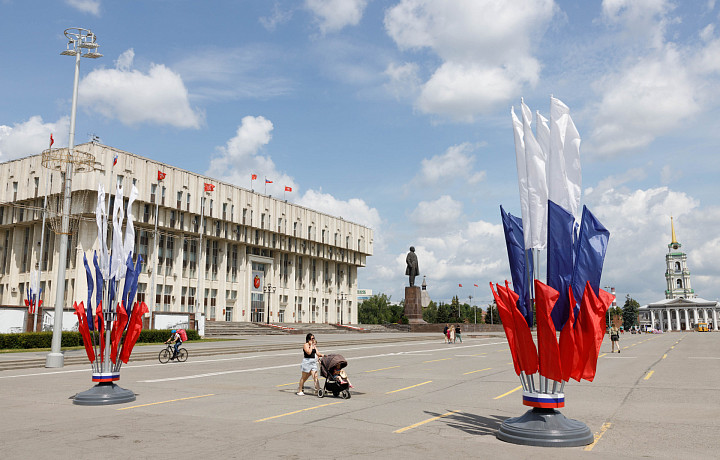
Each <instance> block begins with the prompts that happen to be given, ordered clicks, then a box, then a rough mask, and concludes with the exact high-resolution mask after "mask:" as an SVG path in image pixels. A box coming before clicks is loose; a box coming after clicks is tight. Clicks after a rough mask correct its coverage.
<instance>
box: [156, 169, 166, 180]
mask: <svg viewBox="0 0 720 460" xmlns="http://www.w3.org/2000/svg"><path fill="white" fill-rule="evenodd" d="M165 176H166V174H165V173H164V172H162V171H158V180H163V179H165Z"/></svg>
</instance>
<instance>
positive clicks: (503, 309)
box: [490, 283, 522, 375]
mask: <svg viewBox="0 0 720 460" xmlns="http://www.w3.org/2000/svg"><path fill="white" fill-rule="evenodd" d="M490 289H491V290H492V293H493V297H494V298H495V304H496V305H497V309H498V313H499V314H500V322H501V323H502V326H503V329H504V330H505V337H507V340H508V347H509V348H510V354H511V355H512V359H513V366H514V367H515V373H516V374H517V375H520V371H521V370H522V369H520V360H518V357H517V350H516V347H515V323H514V322H513V319H512V313H510V309H509V308H508V307H507V306H506V305H505V300H504V299H503V297H501V296H499V295H498V293H497V292H495V288H494V287H493V284H492V283H490ZM499 289H500V286H499V285H498V290H499Z"/></svg>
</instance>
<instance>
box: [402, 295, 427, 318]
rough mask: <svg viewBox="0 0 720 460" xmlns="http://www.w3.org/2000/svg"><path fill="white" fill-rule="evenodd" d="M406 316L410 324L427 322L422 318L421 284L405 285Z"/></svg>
mask: <svg viewBox="0 0 720 460" xmlns="http://www.w3.org/2000/svg"><path fill="white" fill-rule="evenodd" d="M404 313H405V317H406V318H407V319H408V322H409V323H410V324H425V320H423V318H422V297H421V293H420V286H406V287H405V310H404Z"/></svg>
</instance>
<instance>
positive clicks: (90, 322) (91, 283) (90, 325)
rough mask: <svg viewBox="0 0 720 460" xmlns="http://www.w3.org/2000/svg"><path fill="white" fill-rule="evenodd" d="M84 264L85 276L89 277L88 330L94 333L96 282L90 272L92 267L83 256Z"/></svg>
mask: <svg viewBox="0 0 720 460" xmlns="http://www.w3.org/2000/svg"><path fill="white" fill-rule="evenodd" d="M83 263H84V264H85V275H86V276H87V285H88V298H87V313H86V316H87V323H88V328H89V329H90V330H91V331H93V330H95V325H94V324H93V313H92V312H93V311H92V293H93V288H94V284H95V280H94V279H93V276H92V272H91V271H90V266H89V265H88V260H87V256H86V255H85V254H83Z"/></svg>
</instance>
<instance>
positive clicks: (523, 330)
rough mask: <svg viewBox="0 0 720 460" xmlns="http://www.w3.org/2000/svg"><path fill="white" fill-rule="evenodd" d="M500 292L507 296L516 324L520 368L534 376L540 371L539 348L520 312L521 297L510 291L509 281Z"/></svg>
mask: <svg viewBox="0 0 720 460" xmlns="http://www.w3.org/2000/svg"><path fill="white" fill-rule="evenodd" d="M498 291H499V292H501V293H502V294H504V295H505V303H506V305H508V308H509V309H510V311H511V312H512V317H513V321H514V322H515V339H516V342H517V352H518V358H519V359H520V367H521V368H522V370H523V371H525V373H526V374H527V375H530V374H534V373H536V372H537V371H538V354H537V348H536V347H535V342H533V338H532V332H530V327H529V326H528V323H527V321H526V320H525V317H524V316H523V314H522V313H520V310H518V307H517V302H518V299H519V298H520V297H519V296H518V295H517V294H516V293H515V291H513V290H512V289H510V286H509V284H508V282H507V280H506V281H505V288H504V289H503V288H502V286H499V287H498Z"/></svg>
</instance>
